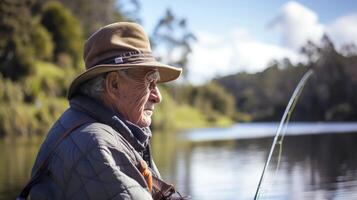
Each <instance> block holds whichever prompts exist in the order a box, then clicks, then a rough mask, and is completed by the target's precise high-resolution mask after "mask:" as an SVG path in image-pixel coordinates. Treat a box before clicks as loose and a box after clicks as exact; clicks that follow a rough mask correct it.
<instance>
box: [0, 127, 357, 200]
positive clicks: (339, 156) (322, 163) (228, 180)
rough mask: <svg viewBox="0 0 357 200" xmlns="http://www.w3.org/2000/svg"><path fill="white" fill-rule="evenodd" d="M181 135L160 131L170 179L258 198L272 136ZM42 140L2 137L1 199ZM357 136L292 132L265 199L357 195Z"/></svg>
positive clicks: (200, 192) (200, 195)
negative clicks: (187, 137)
mask: <svg viewBox="0 0 357 200" xmlns="http://www.w3.org/2000/svg"><path fill="white" fill-rule="evenodd" d="M215 130H216V129H215ZM203 134H204V133H203ZM218 134H221V132H218ZM179 138H180V137H175V135H174V134H155V135H154V140H153V153H154V157H155V160H156V161H157V165H158V167H159V169H160V172H161V173H162V176H163V177H164V178H165V179H166V180H167V181H168V182H171V183H173V184H175V185H176V186H177V188H178V189H179V191H181V192H182V193H184V194H189V195H191V196H192V197H193V199H195V200H201V199H203V200H210V199H212V200H213V199H214V200H220V199H221V200H235V199H243V200H245V199H249V200H250V199H253V196H254V192H255V190H256V186H257V183H258V180H259V177H260V175H261V172H262V169H263V165H264V162H265V160H266V158H267V156H268V153H269V152H268V151H269V148H270V145H271V142H272V137H265V138H253V139H252V138H250V139H247V138H245V139H237V140H229V141H212V140H210V141H208V142H207V140H206V142H192V141H187V140H186V141H183V140H180V139H179ZM40 141H41V139H38V140H35V141H16V142H11V141H0V161H1V162H0V199H14V197H15V195H16V194H17V193H18V192H19V190H20V189H21V187H22V186H23V185H24V183H25V182H26V181H27V179H28V176H29V173H30V169H31V167H32V164H33V160H34V158H35V155H36V153H37V150H38V147H39V144H40ZM355 141H357V132H356V133H344V134H342V133H336V134H333V133H329V134H324V133H319V134H313V135H290V136H287V137H286V138H285V140H284V145H283V154H282V157H281V165H280V169H279V171H278V173H277V174H276V175H275V174H274V171H275V168H274V166H275V164H276V162H277V159H276V154H275V155H274V156H273V160H272V163H271V168H270V169H269V170H268V174H267V177H266V179H265V182H264V189H263V192H262V195H261V199H273V200H275V199H276V200H280V199H284V200H285V199H290V200H295V199H334V200H335V199H357V157H356V153H357V145H356V144H355V143H356V142H355ZM275 153H276V152H275Z"/></svg>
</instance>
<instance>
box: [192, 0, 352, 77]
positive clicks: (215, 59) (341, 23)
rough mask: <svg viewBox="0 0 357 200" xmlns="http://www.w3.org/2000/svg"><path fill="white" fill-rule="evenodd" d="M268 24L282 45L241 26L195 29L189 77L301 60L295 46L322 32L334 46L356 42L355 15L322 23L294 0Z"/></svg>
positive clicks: (210, 75)
mask: <svg viewBox="0 0 357 200" xmlns="http://www.w3.org/2000/svg"><path fill="white" fill-rule="evenodd" d="M269 26H270V27H271V28H273V29H275V30H278V33H279V34H281V35H280V36H281V40H282V44H271V43H266V42H262V41H260V40H258V39H256V38H254V37H253V36H252V34H251V33H249V30H247V29H245V28H243V27H236V28H235V29H233V30H227V31H226V34H223V35H222V34H221V35H218V34H212V33H207V32H196V33H195V35H196V36H197V38H198V41H197V43H195V44H194V45H193V53H192V55H191V57H190V63H189V69H190V72H189V80H191V82H193V83H202V82H204V81H207V80H209V79H211V78H213V77H215V76H217V75H219V76H222V75H227V74H231V73H236V72H239V71H246V72H258V71H262V70H264V69H265V68H266V67H267V65H268V63H269V62H270V61H272V60H273V59H275V60H281V59H283V58H289V59H290V60H291V61H292V62H293V63H297V62H299V61H302V59H303V58H302V55H300V54H299V49H300V48H301V47H302V46H303V45H304V44H306V42H307V40H311V41H313V42H314V43H317V44H318V43H319V42H320V41H321V38H322V36H323V34H324V33H327V34H328V35H329V36H330V37H331V39H332V41H333V42H334V43H335V44H336V45H337V47H340V46H341V45H343V44H346V43H351V42H354V43H355V44H357V14H350V15H346V16H342V17H340V18H337V19H336V20H334V21H332V22H331V23H329V24H327V25H324V24H322V23H321V22H319V19H318V15H317V14H316V13H315V12H314V11H312V10H310V9H308V8H306V7H304V6H303V5H301V4H299V3H297V2H295V1H290V2H288V3H286V4H284V5H283V6H282V8H281V11H280V13H278V15H277V17H276V18H275V19H274V20H273V21H272V22H271V23H270V25H269Z"/></svg>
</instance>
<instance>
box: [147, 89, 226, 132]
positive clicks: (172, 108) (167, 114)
mask: <svg viewBox="0 0 357 200" xmlns="http://www.w3.org/2000/svg"><path fill="white" fill-rule="evenodd" d="M160 92H161V94H162V96H163V101H162V102H161V103H160V104H159V105H157V107H156V109H155V114H154V119H153V124H152V129H154V130H159V131H160V132H173V131H175V130H183V129H190V128H198V127H207V126H227V125H230V124H232V120H231V119H230V118H229V117H226V116H224V115H219V114H215V115H214V119H213V120H212V117H211V116H209V115H207V113H205V111H204V110H201V109H200V108H198V107H195V106H191V105H188V104H187V103H181V104H178V103H177V102H175V101H174V100H173V99H172V97H171V94H170V93H169V91H168V89H167V88H166V87H160ZM181 96H182V95H181ZM186 97H187V98H188V96H186Z"/></svg>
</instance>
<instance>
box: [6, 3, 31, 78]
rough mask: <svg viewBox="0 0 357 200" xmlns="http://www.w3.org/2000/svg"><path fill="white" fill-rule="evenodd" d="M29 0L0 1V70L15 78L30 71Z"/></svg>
mask: <svg viewBox="0 0 357 200" xmlns="http://www.w3.org/2000/svg"><path fill="white" fill-rule="evenodd" d="M31 6H32V1H31V0H2V1H0V72H1V73H2V74H3V76H4V77H8V78H11V79H13V80H17V79H19V78H21V77H23V76H25V75H27V74H29V73H30V72H31V67H32V65H33V62H34V55H35V50H34V48H33V46H32V43H31V30H32V27H31V26H32V18H31V10H30V8H31Z"/></svg>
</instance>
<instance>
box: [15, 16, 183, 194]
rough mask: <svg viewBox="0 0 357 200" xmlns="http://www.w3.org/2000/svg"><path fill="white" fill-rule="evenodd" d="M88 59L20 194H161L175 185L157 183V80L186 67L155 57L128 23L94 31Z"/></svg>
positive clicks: (86, 50) (87, 49) (170, 77)
mask: <svg viewBox="0 0 357 200" xmlns="http://www.w3.org/2000/svg"><path fill="white" fill-rule="evenodd" d="M84 61H85V66H86V71H84V72H83V73H82V74H80V75H79V76H78V77H77V78H75V79H74V81H73V82H72V84H71V85H70V88H69V92H68V99H69V101H70V108H69V109H68V110H66V111H65V112H64V113H63V114H62V116H61V117H60V118H59V119H58V121H57V122H56V123H55V124H54V125H53V127H52V128H51V130H50V131H49V133H48V136H47V138H46V140H45V141H44V143H43V144H42V146H41V149H40V151H39V153H38V156H37V159H36V162H35V165H34V167H33V170H32V178H31V181H30V183H29V184H28V185H27V186H26V188H25V189H24V190H23V192H22V195H21V196H22V197H25V198H26V196H27V194H28V193H29V195H30V197H31V199H32V200H37V199H152V198H154V199H162V198H163V196H164V195H166V194H163V193H165V191H164V190H170V189H172V188H170V187H169V189H167V188H164V189H163V188H160V187H162V184H163V185H164V187H165V183H164V182H160V179H159V177H160V175H159V172H158V171H157V168H156V166H155V164H154V161H153V159H152V157H151V153H150V144H149V140H150V138H151V132H150V129H149V126H150V124H151V117H152V114H153V112H154V109H155V105H156V104H158V103H160V101H161V100H162V97H161V94H160V92H159V89H158V88H157V83H161V82H168V81H171V80H174V79H176V78H178V77H179V75H180V74H181V69H180V68H176V67H172V66H168V65H164V64H161V63H159V62H157V61H155V59H154V57H153V55H152V54H151V49H150V44H149V39H148V37H147V36H146V34H145V33H144V31H143V29H142V28H141V27H140V26H139V25H137V24H135V23H128V22H122V23H114V24H110V25H108V26H105V27H103V28H101V29H100V30H98V31H97V32H95V33H94V34H93V35H92V36H91V37H90V38H89V39H88V40H87V41H86V44H85V47H84ZM157 181H158V182H159V186H158V183H157ZM160 184H161V186H160ZM166 186H168V185H166Z"/></svg>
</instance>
